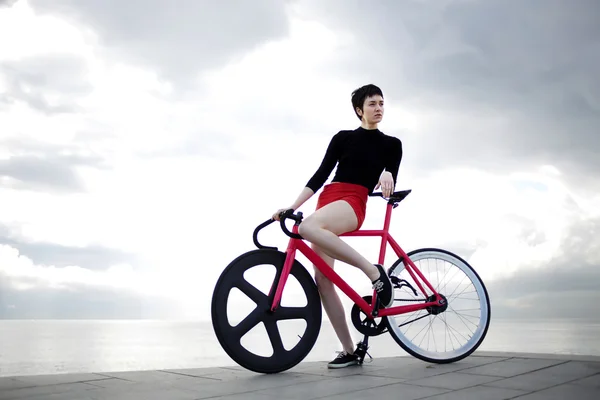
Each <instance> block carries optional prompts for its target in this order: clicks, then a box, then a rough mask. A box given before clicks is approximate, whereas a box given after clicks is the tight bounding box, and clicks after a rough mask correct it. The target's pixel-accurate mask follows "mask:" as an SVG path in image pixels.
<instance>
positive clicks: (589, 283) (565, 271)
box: [482, 218, 600, 319]
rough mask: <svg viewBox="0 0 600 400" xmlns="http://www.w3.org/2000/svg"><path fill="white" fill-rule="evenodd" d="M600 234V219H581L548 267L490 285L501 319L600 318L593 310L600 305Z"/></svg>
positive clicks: (526, 271)
mask: <svg viewBox="0 0 600 400" xmlns="http://www.w3.org/2000/svg"><path fill="white" fill-rule="evenodd" d="M598 232H600V218H587V219H583V220H580V221H578V222H576V223H574V224H573V225H571V226H570V227H569V228H567V229H566V232H565V235H564V240H563V241H562V243H561V245H560V251H559V252H557V253H556V254H555V255H554V256H553V257H551V259H550V260H549V261H548V262H547V263H543V264H541V265H537V266H533V267H532V266H529V268H522V269H520V270H518V271H516V272H514V273H512V274H510V275H509V276H507V277H504V278H501V279H497V280H494V281H492V282H490V283H489V284H488V285H487V286H488V290H489V291H490V296H491V298H492V306H493V308H494V309H496V315H497V316H499V317H507V318H530V319H535V318H556V317H563V318H590V319H600V312H599V311H598V310H597V309H595V308H594V307H589V306H588V305H589V304H595V303H596V302H597V301H600V293H599V292H598V282H599V281H600V243H598V241H597V240H596V238H597V234H598ZM517 261H518V260H515V262H517ZM482 268H485V267H484V266H482Z"/></svg>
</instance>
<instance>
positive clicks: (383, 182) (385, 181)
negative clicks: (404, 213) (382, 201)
mask: <svg viewBox="0 0 600 400" xmlns="http://www.w3.org/2000/svg"><path fill="white" fill-rule="evenodd" d="M380 187H381V192H382V193H383V195H384V196H385V197H390V196H391V195H392V193H393V192H394V178H392V173H391V172H389V171H383V173H382V174H381V176H380V177H379V182H378V183H377V186H375V190H377V189H379V188H380Z"/></svg>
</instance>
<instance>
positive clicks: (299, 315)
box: [275, 306, 310, 320]
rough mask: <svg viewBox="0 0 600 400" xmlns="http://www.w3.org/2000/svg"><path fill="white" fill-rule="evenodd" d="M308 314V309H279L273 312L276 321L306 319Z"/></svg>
mask: <svg viewBox="0 0 600 400" xmlns="http://www.w3.org/2000/svg"><path fill="white" fill-rule="evenodd" d="M309 313H310V309H309V308H308V307H281V306H280V307H279V308H277V311H276V312H275V316H276V317H277V320H287V319H304V320H305V319H306V316H307V315H308V314H309Z"/></svg>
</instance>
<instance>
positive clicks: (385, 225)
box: [383, 202, 394, 232]
mask: <svg viewBox="0 0 600 400" xmlns="http://www.w3.org/2000/svg"><path fill="white" fill-rule="evenodd" d="M393 208H394V206H393V204H392V203H391V202H388V203H387V208H386V210H385V221H384V222H383V230H384V231H386V232H388V231H389V229H390V221H391V219H392V209H393Z"/></svg>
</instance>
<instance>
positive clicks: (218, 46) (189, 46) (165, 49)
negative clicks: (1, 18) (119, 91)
mask: <svg viewBox="0 0 600 400" xmlns="http://www.w3.org/2000/svg"><path fill="white" fill-rule="evenodd" d="M286 3H287V1H281V0H254V1H246V0H231V1H223V2H221V1H219V2H216V1H198V0H182V1H176V2H172V1H162V0H130V1H120V0H107V1H95V0H31V1H30V4H31V5H32V6H33V7H34V8H35V10H36V11H37V12H41V13H52V14H60V15H62V16H64V17H68V18H73V19H75V20H76V21H78V22H79V23H82V24H85V25H87V26H89V27H91V28H92V29H94V30H95V31H96V32H97V33H98V35H99V40H100V42H101V44H102V45H103V46H105V47H106V49H108V50H109V51H114V52H115V53H114V54H117V55H118V57H119V58H122V59H124V60H126V61H129V62H134V63H138V64H142V65H144V66H150V67H153V68H155V69H157V70H158V71H159V72H160V73H161V75H163V76H164V77H166V78H167V79H169V80H172V81H175V82H177V83H178V84H179V85H180V87H183V88H185V87H186V86H189V85H190V83H191V82H190V81H189V80H190V79H191V78H193V75H194V74H196V73H197V72H199V71H201V70H203V69H206V68H213V67H216V66H219V65H221V64H224V63H227V62H228V61H230V60H232V59H233V58H234V57H237V56H240V55H242V54H244V53H245V52H247V51H250V50H252V48H253V47H255V46H257V45H259V44H261V43H263V42H265V41H268V40H270V39H277V38H279V37H281V36H283V35H286V34H287V29H288V26H287V18H286V14H285V6H286Z"/></svg>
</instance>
